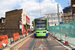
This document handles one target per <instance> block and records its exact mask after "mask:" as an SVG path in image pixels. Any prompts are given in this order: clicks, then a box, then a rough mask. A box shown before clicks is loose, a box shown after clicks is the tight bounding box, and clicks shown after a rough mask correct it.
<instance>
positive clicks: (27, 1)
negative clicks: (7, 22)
mask: <svg viewBox="0 0 75 50" xmlns="http://www.w3.org/2000/svg"><path fill="white" fill-rule="evenodd" d="M68 2H69V3H70V0H40V5H39V0H0V17H5V12H6V11H10V10H14V9H24V11H25V12H26V13H27V14H28V15H29V16H30V18H31V21H32V20H33V19H34V18H38V17H42V16H43V14H48V13H56V12H57V4H59V7H60V8H59V9H60V12H62V9H63V8H64V7H66V6H68ZM69 5H70V4H69ZM40 6H41V9H40ZM40 10H41V16H40Z"/></svg>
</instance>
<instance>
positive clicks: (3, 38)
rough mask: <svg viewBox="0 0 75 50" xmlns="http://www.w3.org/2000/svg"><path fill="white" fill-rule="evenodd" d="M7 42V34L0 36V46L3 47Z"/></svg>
mask: <svg viewBox="0 0 75 50" xmlns="http://www.w3.org/2000/svg"><path fill="white" fill-rule="evenodd" d="M7 44H8V36H7V35H3V36H0V48H1V47H5V46H6V45H7Z"/></svg>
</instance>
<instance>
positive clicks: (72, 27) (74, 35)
mask: <svg viewBox="0 0 75 50" xmlns="http://www.w3.org/2000/svg"><path fill="white" fill-rule="evenodd" d="M48 30H49V32H50V34H51V32H52V36H55V33H56V35H57V38H58V39H60V40H63V41H65V34H66V35H67V38H68V39H67V40H68V43H69V44H71V45H74V46H75V21H72V22H68V23H64V24H60V25H56V26H50V27H48Z"/></svg>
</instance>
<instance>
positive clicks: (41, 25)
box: [33, 18, 49, 37]
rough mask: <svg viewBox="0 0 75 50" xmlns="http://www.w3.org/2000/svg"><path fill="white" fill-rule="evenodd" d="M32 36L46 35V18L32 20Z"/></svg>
mask: <svg viewBox="0 0 75 50" xmlns="http://www.w3.org/2000/svg"><path fill="white" fill-rule="evenodd" d="M33 24H34V31H35V32H34V37H48V35H49V34H48V19H45V18H37V19H34V21H33Z"/></svg>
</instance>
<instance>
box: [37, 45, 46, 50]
mask: <svg viewBox="0 0 75 50" xmlns="http://www.w3.org/2000/svg"><path fill="white" fill-rule="evenodd" d="M38 48H41V50H43V48H46V47H45V46H44V45H43V44H40V46H39V47H38Z"/></svg>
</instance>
